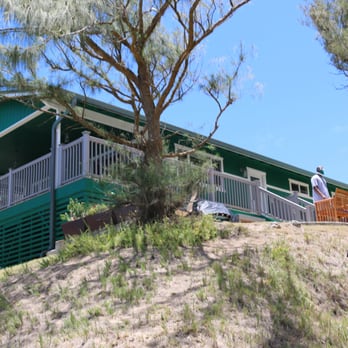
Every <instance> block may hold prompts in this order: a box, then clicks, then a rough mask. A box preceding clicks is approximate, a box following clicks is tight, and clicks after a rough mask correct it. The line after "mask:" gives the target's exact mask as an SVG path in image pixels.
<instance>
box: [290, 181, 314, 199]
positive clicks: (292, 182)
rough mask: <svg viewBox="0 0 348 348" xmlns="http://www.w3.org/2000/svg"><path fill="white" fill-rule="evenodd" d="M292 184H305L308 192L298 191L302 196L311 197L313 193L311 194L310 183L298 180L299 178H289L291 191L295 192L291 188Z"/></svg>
mask: <svg viewBox="0 0 348 348" xmlns="http://www.w3.org/2000/svg"><path fill="white" fill-rule="evenodd" d="M292 184H295V185H298V186H304V187H305V188H306V189H307V194H305V193H302V192H297V191H296V192H297V194H298V195H299V196H301V197H306V198H310V197H311V194H310V190H309V185H308V184H306V183H305V182H302V181H298V180H294V179H289V189H290V192H291V193H293V192H294V191H293V190H292V189H291V186H292Z"/></svg>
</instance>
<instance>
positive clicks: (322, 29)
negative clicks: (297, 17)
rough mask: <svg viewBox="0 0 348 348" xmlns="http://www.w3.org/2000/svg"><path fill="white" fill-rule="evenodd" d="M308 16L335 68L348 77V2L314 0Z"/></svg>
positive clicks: (342, 0) (341, 0)
mask: <svg viewBox="0 0 348 348" xmlns="http://www.w3.org/2000/svg"><path fill="white" fill-rule="evenodd" d="M307 15H308V16H309V17H310V19H311V21H312V23H313V25H314V26H315V28H316V29H317V30H318V32H319V34H320V39H321V42H322V44H323V46H324V48H325V50H326V51H327V52H328V53H329V55H330V58H331V61H332V63H333V64H334V66H335V67H336V68H337V69H338V70H339V71H341V72H342V73H344V74H345V75H346V76H348V50H347V47H348V2H347V1H346V0H314V1H313V3H312V4H311V5H310V6H309V8H307Z"/></svg>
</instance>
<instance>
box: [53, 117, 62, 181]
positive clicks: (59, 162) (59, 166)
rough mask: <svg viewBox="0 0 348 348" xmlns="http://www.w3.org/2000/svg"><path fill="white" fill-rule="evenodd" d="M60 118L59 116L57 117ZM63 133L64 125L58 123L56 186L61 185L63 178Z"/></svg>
mask: <svg viewBox="0 0 348 348" xmlns="http://www.w3.org/2000/svg"><path fill="white" fill-rule="evenodd" d="M57 118H58V117H57ZM61 135H62V127H61V123H59V124H58V126H57V128H56V146H55V148H56V156H55V159H56V177H55V183H54V184H55V188H57V187H59V186H60V184H61V178H62V147H61V142H62V140H61Z"/></svg>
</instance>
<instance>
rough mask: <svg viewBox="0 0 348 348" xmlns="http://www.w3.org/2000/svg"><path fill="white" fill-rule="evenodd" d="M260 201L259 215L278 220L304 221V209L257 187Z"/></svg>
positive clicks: (305, 218) (305, 217)
mask: <svg viewBox="0 0 348 348" xmlns="http://www.w3.org/2000/svg"><path fill="white" fill-rule="evenodd" d="M258 189H259V192H260V195H261V197H260V200H261V214H262V215H264V216H269V217H273V218H278V219H280V220H285V221H290V220H297V221H306V220H307V216H306V208H305V207H302V206H300V205H299V204H297V203H294V202H292V201H289V200H288V199H286V198H284V197H281V196H278V195H276V194H275V193H273V192H270V191H267V190H266V189H264V188H263V187H259V188H258Z"/></svg>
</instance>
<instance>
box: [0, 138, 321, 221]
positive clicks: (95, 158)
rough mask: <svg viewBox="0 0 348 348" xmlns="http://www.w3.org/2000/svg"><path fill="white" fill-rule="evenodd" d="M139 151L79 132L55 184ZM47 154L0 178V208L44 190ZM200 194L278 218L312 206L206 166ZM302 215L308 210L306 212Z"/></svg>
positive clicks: (92, 173) (62, 152)
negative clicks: (81, 134)
mask: <svg viewBox="0 0 348 348" xmlns="http://www.w3.org/2000/svg"><path fill="white" fill-rule="evenodd" d="M139 156H142V152H141V151H139V150H136V149H133V148H131V147H127V146H123V145H117V144H113V143H111V142H108V141H105V140H103V139H99V138H96V137H93V136H90V135H89V133H88V132H84V133H83V136H82V137H80V138H79V139H76V140H75V141H73V142H71V143H69V144H62V145H60V146H59V148H58V153H57V163H58V165H57V168H60V171H59V172H58V173H57V174H58V175H57V181H56V186H57V187H60V186H63V185H65V184H67V183H70V182H73V181H76V180H78V179H80V178H82V177H93V178H101V177H103V178H107V177H110V176H112V175H113V174H114V173H113V172H112V171H113V170H114V169H115V168H116V167H117V165H119V164H120V163H129V162H130V161H132V160H133V159H134V158H135V157H139ZM49 162H50V154H47V155H44V156H42V157H40V158H38V159H36V160H35V161H32V162H30V163H28V164H26V165H24V166H22V167H19V168H17V169H15V170H10V171H9V173H7V174H5V175H3V176H1V177H0V210H2V209H5V208H7V207H9V206H12V205H14V204H16V203H19V202H22V201H24V200H26V199H29V198H31V197H33V196H36V195H38V194H42V193H45V192H48V191H49ZM199 197H200V198H201V199H207V200H211V201H215V202H220V203H223V204H225V205H226V206H227V207H228V208H232V209H233V208H234V209H238V210H242V211H245V212H249V213H254V214H258V215H264V216H268V217H271V218H276V219H279V220H299V221H306V220H307V221H309V220H313V216H314V219H315V211H314V213H313V209H312V208H311V203H309V202H308V207H304V206H302V204H297V203H294V202H291V201H290V200H288V199H286V198H283V197H280V196H278V195H276V194H274V193H272V192H269V191H267V190H266V189H263V188H262V187H260V186H259V183H258V182H257V181H250V180H248V179H246V178H242V177H239V176H236V175H232V174H229V173H222V172H218V171H216V170H212V169H211V170H209V172H208V175H207V179H206V180H205V181H204V182H203V183H202V184H201V187H200V191H199ZM306 214H307V215H306Z"/></svg>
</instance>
